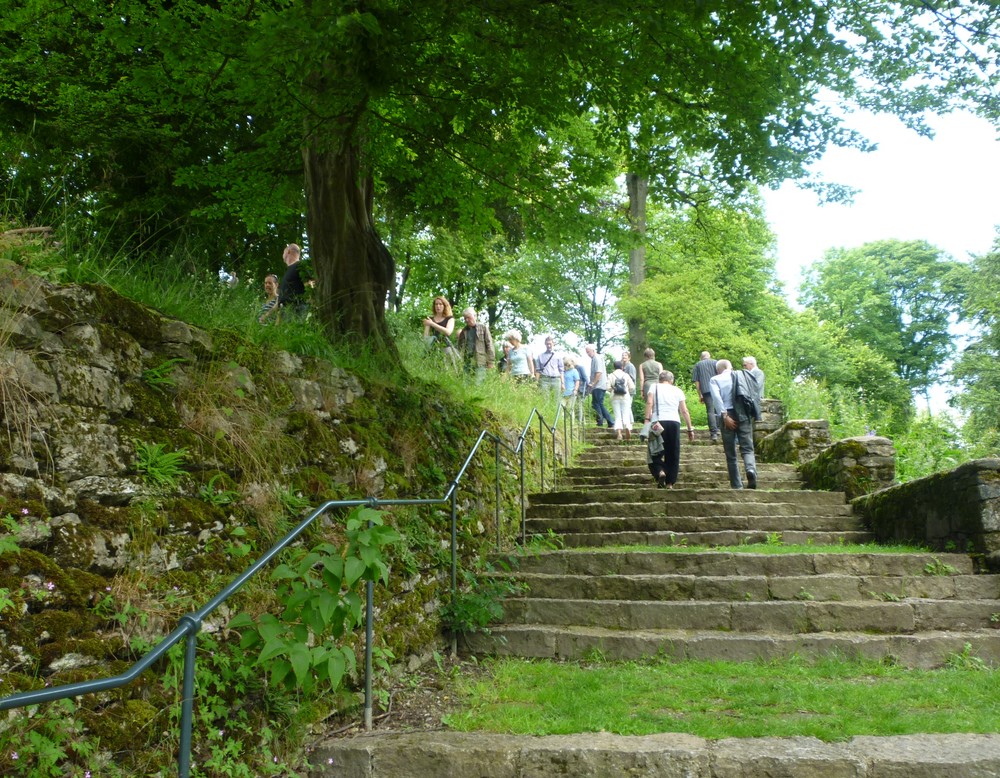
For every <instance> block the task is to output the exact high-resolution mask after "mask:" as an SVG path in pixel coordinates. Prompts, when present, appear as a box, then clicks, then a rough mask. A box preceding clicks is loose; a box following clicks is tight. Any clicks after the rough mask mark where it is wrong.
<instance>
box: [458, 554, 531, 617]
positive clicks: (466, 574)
mask: <svg viewBox="0 0 1000 778" xmlns="http://www.w3.org/2000/svg"><path fill="white" fill-rule="evenodd" d="M497 565H498V566H499V567H500V568H501V570H497V569H496V567H494V565H492V564H490V563H484V569H482V570H480V571H478V572H477V571H472V570H463V571H461V574H462V579H463V580H462V585H461V587H460V588H459V590H458V591H457V592H455V593H454V594H453V595H452V597H451V598H450V599H449V600H448V601H447V602H446V603H445V604H444V606H443V607H442V608H441V624H442V625H443V626H444V627H445V629H448V630H450V631H451V632H455V633H463V632H485V633H487V634H489V631H490V629H489V625H490V624H492V623H493V622H495V621H497V620H499V619H500V618H502V617H503V602H502V600H503V599H504V598H505V597H511V596H514V595H516V594H518V593H519V592H521V591H522V590H523V585H522V584H519V583H518V582H516V581H515V580H514V579H512V578H511V577H509V575H505V574H504V573H505V572H507V573H509V568H507V565H506V563H504V562H502V561H501V562H498V563H497ZM504 568H507V569H506V570H504Z"/></svg>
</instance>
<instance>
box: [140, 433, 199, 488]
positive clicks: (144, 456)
mask: <svg viewBox="0 0 1000 778" xmlns="http://www.w3.org/2000/svg"><path fill="white" fill-rule="evenodd" d="M187 458H188V451H187V449H185V448H182V449H179V450H177V451H167V448H166V444H164V443H147V442H145V441H142V440H137V441H135V467H136V470H138V472H139V474H140V475H142V477H143V478H144V479H145V480H146V482H147V483H149V484H153V485H155V486H162V487H164V488H166V489H175V488H176V487H177V483H178V481H180V479H181V478H183V477H184V476H185V475H187V471H186V470H185V469H184V468H183V465H184V463H185V462H186V461H187Z"/></svg>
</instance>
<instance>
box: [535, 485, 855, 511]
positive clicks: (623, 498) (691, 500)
mask: <svg viewBox="0 0 1000 778" xmlns="http://www.w3.org/2000/svg"><path fill="white" fill-rule="evenodd" d="M528 502H529V505H530V507H532V508H535V507H538V506H543V505H551V506H556V505H558V506H565V507H572V508H575V507H579V506H580V505H595V504H596V505H601V504H622V503H647V502H656V503H662V504H663V505H666V506H670V510H671V512H673V511H674V510H677V511H681V512H686V511H688V510H690V508H691V507H692V506H694V505H707V506H709V510H708V512H713V513H718V512H720V510H722V511H723V512H724V511H726V510H729V509H730V507H731V509H732V510H733V511H737V512H738V511H741V510H747V511H755V510H764V511H767V510H771V509H773V508H775V507H776V506H779V505H789V504H794V505H795V506H798V507H800V508H807V507H808V508H814V507H815V508H820V509H826V508H836V509H838V510H844V511H846V512H847V513H851V508H850V506H849V505H847V501H846V499H845V498H844V495H843V493H841V492H819V491H812V490H804V489H803V490H797V491H795V492H793V493H791V494H788V493H787V492H784V491H774V490H767V489H756V490H755V489H741V490H734V489H729V488H728V487H727V488H724V489H717V488H712V487H707V486H701V487H693V486H687V485H680V486H676V487H674V488H673V489H657V488H656V487H655V486H654V485H652V484H649V483H647V484H644V485H642V486H640V487H636V488H631V489H622V488H620V487H613V486H609V487H604V488H602V489H590V490H588V491H587V492H585V493H583V492H580V491H579V490H577V489H569V490H567V489H561V490H559V491H552V492H543V493H534V494H530V495H529V496H528Z"/></svg>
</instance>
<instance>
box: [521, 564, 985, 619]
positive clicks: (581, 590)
mask: <svg viewBox="0 0 1000 778" xmlns="http://www.w3.org/2000/svg"><path fill="white" fill-rule="evenodd" d="M513 579H514V580H515V581H517V583H519V584H522V585H524V586H527V587H528V588H527V591H526V592H525V594H524V596H525V597H531V598H535V599H542V600H544V599H556V600H571V599H577V598H578V599H588V600H630V601H649V600H655V601H657V602H664V601H678V600H694V601H719V600H737V601H745V602H765V601H775V600H778V601H809V602H854V601H859V600H860V601H872V600H874V601H879V602H898V601H903V600H909V599H913V598H918V599H925V600H956V599H972V600H993V601H997V600H998V598H1000V576H995V575H956V576H921V575H917V576H891V575H874V576H862V575H835V574H825V575H791V576H785V575H779V576H766V575H700V574H699V575H693V574H691V575H684V574H666V575H551V574H540V573H521V572H518V573H516V574H515V575H514V576H513ZM997 615H998V616H1000V602H998V607H997Z"/></svg>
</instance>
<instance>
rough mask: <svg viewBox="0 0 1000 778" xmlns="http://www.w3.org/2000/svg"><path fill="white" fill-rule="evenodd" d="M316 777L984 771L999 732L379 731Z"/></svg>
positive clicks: (967, 774)
mask: <svg viewBox="0 0 1000 778" xmlns="http://www.w3.org/2000/svg"><path fill="white" fill-rule="evenodd" d="M309 761H310V768H311V769H310V772H309V775H311V776H313V778H344V777H345V776H359V777H360V776H364V777H365V778H372V776H378V778H413V777H414V776H486V775H488V776H490V778H525V776H556V775H563V776H568V775H575V776H653V775H656V776H677V777H678V778H679V776H684V778H776V777H777V776H786V777H787V776H795V777H796V778H834V777H835V776H844V777H846V776H852V777H853V778H877V777H882V778H891V777H895V778H902V777H903V776H905V777H906V778H940V777H944V776H946V777H947V778H985V777H986V776H997V775H1000V735H992V734H983V735H979V734H959V735H936V734H927V735H900V736H895V737H853V738H850V739H848V740H845V741H838V742H835V743H825V742H822V741H820V740H818V739H816V738H813V737H769V738H724V739H721V740H708V739H704V738H700V737H695V736H693V735H687V734H682V733H672V732H666V733H662V734H657V735H646V736H634V735H633V736H629V735H615V734H610V733H608V732H585V733H581V734H574V735H549V736H547V737H537V736H534V735H505V734H499V733H493V732H451V731H447V730H444V731H437V732H413V733H400V734H397V733H392V732H390V733H381V734H380V735H379V736H378V737H339V738H330V739H327V740H326V741H321V742H320V743H318V744H316V747H315V748H314V750H313V751H312V753H311V754H310V756H309Z"/></svg>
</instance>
